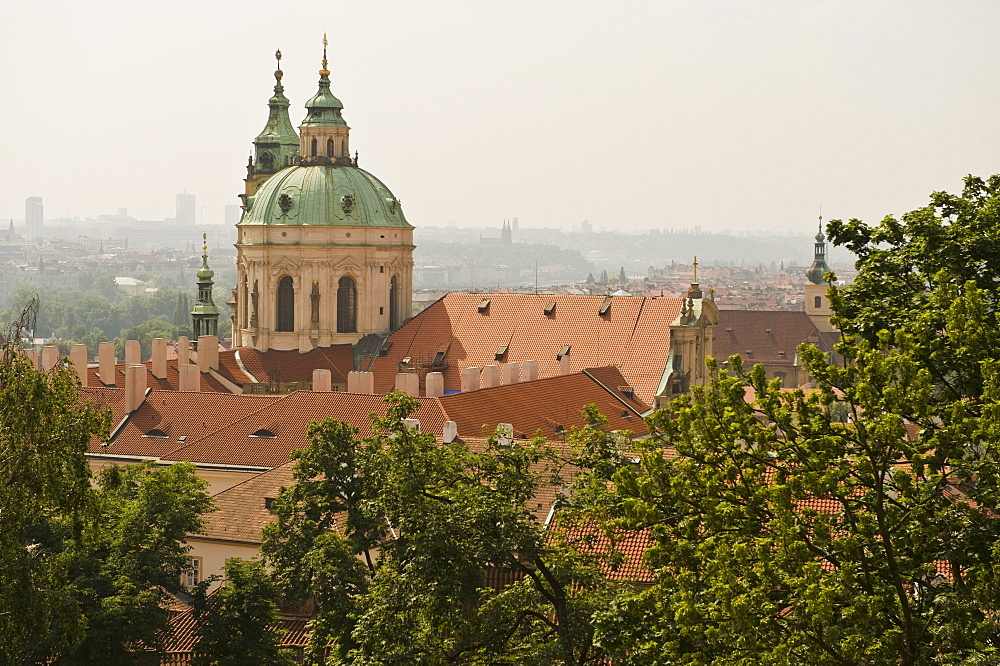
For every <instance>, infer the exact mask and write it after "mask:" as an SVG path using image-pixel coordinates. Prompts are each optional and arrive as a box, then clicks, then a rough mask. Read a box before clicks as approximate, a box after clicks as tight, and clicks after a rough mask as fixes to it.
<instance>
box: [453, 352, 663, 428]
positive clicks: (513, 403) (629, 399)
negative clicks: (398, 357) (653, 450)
mask: <svg viewBox="0 0 1000 666" xmlns="http://www.w3.org/2000/svg"><path fill="white" fill-rule="evenodd" d="M438 401H439V402H440V404H441V408H442V410H443V411H444V413H445V417H446V418H447V419H450V420H452V421H455V422H456V423H457V424H458V433H459V435H461V436H463V437H476V436H483V435H484V434H485V435H489V434H492V432H493V431H494V430H495V429H496V426H497V424H498V423H510V424H511V425H513V426H514V434H515V436H521V435H525V436H528V437H532V436H534V435H535V434H536V433H538V432H539V431H540V432H541V433H542V435H544V436H546V437H554V436H556V437H557V436H558V435H559V434H560V433H561V432H562V431H563V430H564V429H568V428H572V427H582V426H585V425H587V423H586V422H585V420H584V419H583V417H582V415H581V410H582V409H583V408H584V407H585V406H586V405H588V404H591V403H593V404H595V405H597V408H598V410H599V411H600V412H601V414H603V415H604V416H605V417H606V418H607V419H608V422H609V427H610V428H611V429H612V430H630V431H632V432H634V433H636V434H637V435H646V434H649V429H648V428H647V426H646V423H645V421H643V419H642V414H643V413H645V412H646V411H648V410H649V409H650V407H649V405H647V404H646V403H644V402H642V401H641V400H639V399H638V398H636V397H635V395H634V392H632V391H631V390H630V387H629V386H628V385H627V382H626V381H625V378H624V377H622V374H621V372H619V371H618V369H617V368H614V367H607V368H590V369H586V370H583V371H582V372H575V373H572V374H569V375H560V376H557V377H548V378H546V379H538V380H536V381H533V382H522V383H520V384H510V385H507V386H497V387H494V388H488V389H480V390H478V391H471V392H468V393H453V394H450V395H446V396H443V397H441V398H438Z"/></svg>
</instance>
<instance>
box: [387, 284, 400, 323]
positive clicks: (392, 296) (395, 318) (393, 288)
mask: <svg viewBox="0 0 1000 666" xmlns="http://www.w3.org/2000/svg"><path fill="white" fill-rule="evenodd" d="M398 299H399V286H398V284H397V282H396V276H395V275H393V276H392V278H390V279H389V330H390V331H395V330H396V329H397V328H399V303H398Z"/></svg>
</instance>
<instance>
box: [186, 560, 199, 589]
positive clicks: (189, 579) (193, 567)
mask: <svg viewBox="0 0 1000 666" xmlns="http://www.w3.org/2000/svg"><path fill="white" fill-rule="evenodd" d="M200 582H201V558H200V557H191V558H188V561H187V571H185V572H184V584H185V585H186V586H187V587H194V586H195V585H197V584H198V583H200Z"/></svg>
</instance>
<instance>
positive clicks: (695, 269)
mask: <svg viewBox="0 0 1000 666" xmlns="http://www.w3.org/2000/svg"><path fill="white" fill-rule="evenodd" d="M692 266H694V280H692V282H694V284H698V257H695V258H694V263H692Z"/></svg>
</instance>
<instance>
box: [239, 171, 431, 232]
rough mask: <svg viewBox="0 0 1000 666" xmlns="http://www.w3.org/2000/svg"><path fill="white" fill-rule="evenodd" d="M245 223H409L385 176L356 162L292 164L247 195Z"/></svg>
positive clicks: (372, 225) (407, 225)
mask: <svg viewBox="0 0 1000 666" xmlns="http://www.w3.org/2000/svg"><path fill="white" fill-rule="evenodd" d="M240 224H241V225H242V224H289V225H327V226H345V227H409V226H412V225H411V224H410V223H409V222H407V221H406V218H405V217H404V216H403V211H402V210H401V209H400V205H399V200H398V199H396V197H395V196H394V195H393V193H392V192H390V191H389V188H388V187H386V186H385V185H384V184H383V183H382V181H380V180H379V179H378V178H376V177H375V176H373V175H371V174H370V173H368V172H367V171H365V170H364V169H359V168H357V167H353V166H319V165H314V166H293V167H288V168H287V169H282V170H281V171H279V172H278V173H276V174H274V175H273V176H271V177H270V178H268V179H267V180H266V181H265V182H264V183H263V184H262V185H261V186H260V189H258V190H257V192H256V193H255V194H254V195H253V196H251V197H247V210H246V211H245V212H244V213H243V219H242V220H240Z"/></svg>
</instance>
